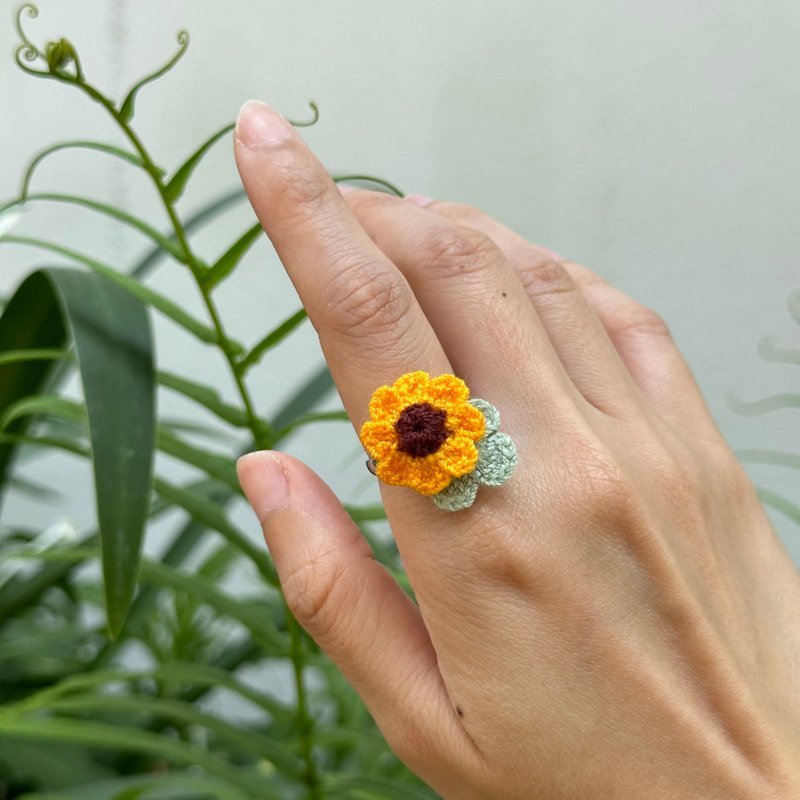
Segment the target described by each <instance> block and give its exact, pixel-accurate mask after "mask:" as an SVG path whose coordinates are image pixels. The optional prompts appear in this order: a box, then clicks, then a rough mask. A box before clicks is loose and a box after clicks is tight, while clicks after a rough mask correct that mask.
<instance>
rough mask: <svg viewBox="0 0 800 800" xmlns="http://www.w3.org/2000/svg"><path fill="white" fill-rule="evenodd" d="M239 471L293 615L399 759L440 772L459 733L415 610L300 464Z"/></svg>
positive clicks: (247, 464) (276, 461)
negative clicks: (358, 697) (351, 689)
mask: <svg viewBox="0 0 800 800" xmlns="http://www.w3.org/2000/svg"><path fill="white" fill-rule="evenodd" d="M238 472H239V480H240V482H241V484H242V488H243V489H244V492H245V494H246V495H247V499H248V500H249V501H250V504H251V505H252V506H253V510H254V511H255V513H256V515H257V516H258V518H259V520H260V521H261V525H262V528H263V530H264V538H265V539H266V541H267V545H268V546H269V549H270V552H271V553H272V557H273V559H274V561H275V566H276V568H277V570H278V575H279V577H280V580H281V587H282V589H283V593H284V596H285V597H286V602H287V604H288V606H289V608H290V609H291V611H292V613H293V614H294V615H295V617H296V618H297V621H298V622H299V623H300V624H301V625H302V626H303V627H304V628H305V629H306V630H307V631H308V632H309V634H310V635H311V636H312V637H313V638H314V639H315V640H316V642H317V643H318V644H319V646H320V647H321V648H322V649H323V650H324V651H325V652H326V653H327V654H328V655H329V656H330V658H331V659H332V660H333V661H334V662H335V663H336V664H337V666H338V667H339V669H341V671H342V672H343V673H344V675H345V677H346V678H347V679H348V680H349V681H350V683H351V684H352V685H353V687H354V688H355V689H356V691H357V692H358V693H359V694H360V695H361V697H362V699H363V700H364V702H365V703H366V705H367V707H368V708H369V710H370V712H371V713H372V715H373V717H374V718H375V721H376V723H377V724H378V726H379V727H380V728H381V730H382V731H383V734H384V736H385V737H386V739H387V741H388V742H389V745H390V746H391V747H392V749H394V750H395V752H396V753H397V754H398V755H399V756H400V758H402V759H403V760H404V761H406V763H408V765H409V766H410V767H411V768H412V769H414V770H415V771H416V772H418V773H420V774H422V775H423V776H424V773H426V772H428V771H429V769H428V768H426V766H427V765H430V766H431V767H433V766H434V765H435V764H436V761H437V760H438V771H439V772H441V769H442V764H443V762H444V759H446V758H447V755H446V754H447V752H448V750H450V758H452V745H453V744H454V743H455V741H454V737H457V738H458V739H461V738H462V737H463V735H464V734H463V731H462V730H461V729H460V726H459V725H458V723H457V721H456V719H457V717H456V715H455V712H454V710H453V708H452V706H451V704H450V701H449V699H448V697H447V693H446V691H445V689H444V685H443V683H442V679H441V676H440V674H439V670H438V666H437V661H436V654H435V652H434V649H433V646H432V645H431V641H430V638H429V636H428V632H427V629H426V628H425V625H424V623H423V621H422V617H421V616H420V613H419V610H418V608H417V606H416V605H415V604H414V603H413V602H412V601H411V600H410V599H409V597H408V596H407V595H406V594H405V592H403V590H402V589H401V588H400V587H399V586H398V584H397V583H396V581H395V580H394V579H393V578H392V577H391V575H390V574H389V573H388V572H387V571H386V570H385V569H384V568H383V566H382V565H381V564H380V563H378V562H377V561H376V560H375V559H374V558H373V556H372V551H371V548H370V546H369V544H368V542H367V541H366V540H365V539H364V537H363V536H362V535H361V532H360V531H359V530H358V528H357V527H356V525H355V524H354V523H353V521H352V520H351V519H350V517H349V516H348V514H347V512H346V511H345V509H344V508H343V507H342V505H341V503H340V502H339V501H338V499H337V498H336V496H335V495H334V493H333V492H332V491H331V489H330V488H329V487H328V486H327V485H326V484H325V483H324V482H323V481H322V480H321V479H320V478H319V476H317V475H316V474H315V473H314V472H312V471H311V470H310V469H309V468H308V467H306V466H305V465H304V464H302V463H301V462H300V461H297V460H296V459H294V458H292V457H291V456H287V455H285V454H283V453H277V452H272V451H262V452H256V453H250V454H248V455H246V456H243V457H242V458H241V459H239V464H238ZM459 734H460V735H459Z"/></svg>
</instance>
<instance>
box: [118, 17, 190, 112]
mask: <svg viewBox="0 0 800 800" xmlns="http://www.w3.org/2000/svg"><path fill="white" fill-rule="evenodd" d="M178 45H179V47H178V52H177V53H175V55H174V56H172V58H170V60H169V61H167V63H166V64H164V66H163V67H159V68H158V69H157V70H156V71H155V72H151V73H150V74H149V75H146V76H145V77H144V78H142V79H141V80H140V81H139V82H138V83H136V84H135V85H134V86H133V88H132V89H131V90H130V91H129V92H128V94H127V95H126V97H125V99H124V100H123V101H122V103H121V104H120V107H119V115H120V117H121V118H122V119H123V120H125V122H130V121H131V120H132V119H133V114H134V107H135V104H136V95H137V94H139V91H140V90H141V89H142V88H143V87H145V86H147V84H148V83H152V82H153V81H156V80H158V79H159V78H160V77H161V76H162V75H165V74H166V73H167V72H169V71H170V70H171V69H172V68H173V67H174V66H175V65H176V64H177V63H178V61H180V60H181V58H182V57H183V54H184V53H185V52H186V48H187V47H188V46H189V34H188V33H187V32H186V31H178Z"/></svg>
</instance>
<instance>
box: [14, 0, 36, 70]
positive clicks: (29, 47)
mask: <svg viewBox="0 0 800 800" xmlns="http://www.w3.org/2000/svg"><path fill="white" fill-rule="evenodd" d="M23 14H27V15H28V16H29V17H30V18H31V19H36V17H38V16H39V9H38V8H37V7H36V6H35V5H33V3H26V4H25V5H22V6H20V7H19V10H18V11H17V18H16V20H15V27H16V29H17V33H18V34H19V38H20V39H22V44H21V45H20V46H19V48H18V49H17V53H16V58H17V61H19V59H20V58H24V59H25V60H26V61H35V60H36V59H37V58H40V57H41V55H42V54H41V53H40V52H39V48H38V47H37V46H36V45H35V44H34V43H33V42H32V41H31V40H30V39H29V38H28V35H27V34H26V33H25V29H24V28H23V27H22V16H23Z"/></svg>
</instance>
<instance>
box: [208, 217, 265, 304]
mask: <svg viewBox="0 0 800 800" xmlns="http://www.w3.org/2000/svg"><path fill="white" fill-rule="evenodd" d="M263 233H264V229H263V228H262V227H261V223H260V222H256V223H255V225H252V226H251V227H249V228H248V229H247V230H246V231H245V232H244V233H243V234H242V235H241V236H240V237H239V238H238V239H237V240H236V241H235V242H234V243H233V244H232V245H231V246H230V247H229V248H228V249H227V250H226V251H225V252H224V253H223V254H222V255H221V256H220V257H219V258H218V259H217V261H216V262H215V263H214V264H213V265H212V266H211V268H210V269H209V270H208V271H207V272H206V273H205V274H204V275H203V277H202V283H203V285H204V286H205V287H206V288H208V289H213V288H214V287H215V286H216V285H217V284H218V283H220V282H221V281H223V280H225V278H227V277H228V275H230V273H231V272H233V270H234V269H236V266H237V264H238V263H239V262H240V261H241V260H242V258H243V257H244V254H245V253H246V252H247V251H248V250H249V249H250V247H251V246H252V244H253V243H254V242H255V241H256V240H257V239H259V238H260V237H261V234H263Z"/></svg>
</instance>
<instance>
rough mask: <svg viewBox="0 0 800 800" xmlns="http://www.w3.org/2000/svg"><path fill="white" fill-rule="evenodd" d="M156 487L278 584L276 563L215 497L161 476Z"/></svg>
mask: <svg viewBox="0 0 800 800" xmlns="http://www.w3.org/2000/svg"><path fill="white" fill-rule="evenodd" d="M155 489H156V491H157V492H158V493H159V495H161V497H163V498H164V499H165V500H168V501H169V502H171V503H173V504H174V505H176V506H180V507H181V508H183V509H184V510H185V511H187V512H188V513H189V515H190V516H191V517H192V519H194V520H196V521H197V522H199V523H201V524H202V525H206V526H207V527H209V528H211V529H212V530H215V531H217V533H220V534H222V536H224V537H225V538H226V539H227V540H228V541H229V542H230V543H231V544H232V545H234V546H235V547H237V548H238V549H239V550H240V551H241V552H242V553H244V554H245V555H246V556H247V557H248V558H249V559H250V560H251V561H252V562H253V563H254V564H255V566H256V568H257V569H258V571H259V572H260V573H261V574H262V575H263V576H264V578H265V579H266V580H267V581H268V582H269V583H270V584H272V585H273V586H278V585H279V581H278V573H277V572H276V571H275V565H274V564H273V563H272V561H271V560H270V558H269V556H268V555H267V554H266V552H265V551H264V550H263V548H261V547H259V546H257V545H255V544H254V543H253V542H251V541H250V540H249V539H248V538H247V537H246V536H245V535H244V534H243V533H242V532H241V531H240V530H239V529H238V528H237V527H236V526H235V525H234V524H233V523H232V522H231V521H230V520H229V519H228V518H227V517H226V516H225V514H224V513H223V512H222V511H220V509H219V507H218V506H217V505H215V503H214V502H213V501H212V500H210V499H209V498H208V497H205V496H203V495H201V494H199V493H197V492H193V491H191V490H190V489H185V488H183V487H180V486H175V485H173V484H171V483H168V482H167V481H165V480H163V479H162V478H156V480H155Z"/></svg>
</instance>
